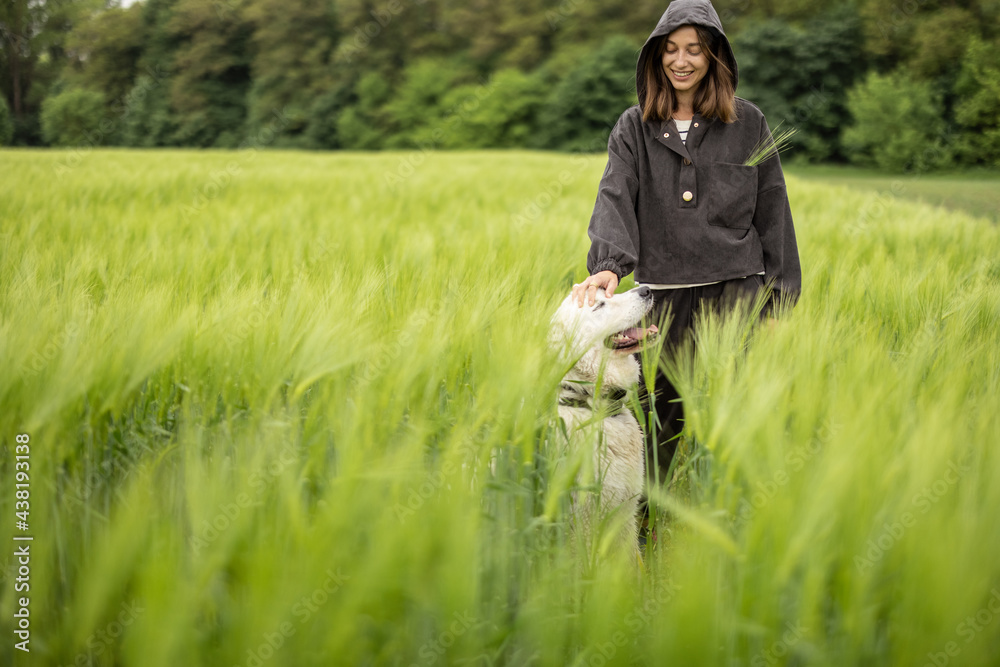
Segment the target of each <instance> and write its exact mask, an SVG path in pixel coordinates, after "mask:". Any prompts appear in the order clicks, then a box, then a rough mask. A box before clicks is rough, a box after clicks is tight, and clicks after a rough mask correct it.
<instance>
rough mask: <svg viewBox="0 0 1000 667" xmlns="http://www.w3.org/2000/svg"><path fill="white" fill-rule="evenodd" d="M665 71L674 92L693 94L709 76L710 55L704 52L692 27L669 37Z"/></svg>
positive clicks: (696, 32) (682, 29) (664, 59)
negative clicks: (707, 75)
mask: <svg viewBox="0 0 1000 667" xmlns="http://www.w3.org/2000/svg"><path fill="white" fill-rule="evenodd" d="M663 70H664V71H665V72H666V74H667V79H669V80H670V83H671V84H673V86H674V90H676V91H678V92H680V93H693V92H694V91H695V90H696V89H697V88H698V84H700V83H701V80H702V79H704V78H705V75H706V74H708V55H706V54H705V53H703V52H702V48H701V42H700V41H699V40H698V31H696V30H695V29H694V28H692V27H691V26H684V27H683V28H678V29H677V30H674V31H673V32H672V33H670V34H669V35H667V48H666V50H665V51H664V52H663Z"/></svg>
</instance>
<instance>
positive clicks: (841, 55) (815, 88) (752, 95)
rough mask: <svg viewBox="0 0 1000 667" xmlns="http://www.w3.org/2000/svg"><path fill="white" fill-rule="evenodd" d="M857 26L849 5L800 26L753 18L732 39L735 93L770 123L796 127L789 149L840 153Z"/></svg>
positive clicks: (824, 156)
mask: <svg viewBox="0 0 1000 667" xmlns="http://www.w3.org/2000/svg"><path fill="white" fill-rule="evenodd" d="M860 25H861V22H860V18H859V17H858V15H857V14H856V13H855V12H854V11H853V10H851V9H850V8H841V9H837V10H833V11H828V12H826V13H824V14H822V15H820V16H818V17H816V18H813V19H811V20H809V21H806V22H805V23H804V24H803V25H801V26H799V25H795V24H793V23H789V22H787V21H784V20H778V19H775V20H770V21H764V22H757V23H753V24H751V25H749V26H748V27H747V28H746V29H745V30H744V31H743V32H741V33H740V34H739V35H737V36H736V37H735V38H734V39H733V50H734V51H735V53H736V57H737V60H738V62H739V65H740V84H739V89H738V90H737V94H738V95H740V96H741V97H744V98H746V99H749V100H750V101H752V102H754V103H755V104H757V105H758V106H759V107H760V108H761V110H762V111H763V112H764V115H765V116H767V119H768V123H769V124H770V125H771V127H775V126H776V125H778V123H783V125H782V127H794V128H796V129H797V133H796V134H795V136H794V138H793V140H792V145H793V146H794V147H795V148H794V150H793V153H798V154H799V155H803V156H805V157H806V158H807V159H810V160H814V161H816V160H828V159H837V158H841V157H842V156H843V152H842V150H841V147H840V134H841V132H842V130H843V128H844V126H846V125H847V124H848V123H849V122H850V113H849V112H848V110H847V105H846V98H847V91H848V89H850V88H851V86H852V85H854V83H855V81H856V80H858V79H859V78H860V77H861V75H863V73H864V69H865V61H864V53H863V51H862V44H861V41H862V34H861V30H860Z"/></svg>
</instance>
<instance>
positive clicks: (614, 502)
mask: <svg viewBox="0 0 1000 667" xmlns="http://www.w3.org/2000/svg"><path fill="white" fill-rule="evenodd" d="M652 307H653V295H652V292H651V291H650V289H649V288H648V287H637V288H636V289H633V290H630V291H628V292H624V293H621V294H616V295H614V296H613V297H611V298H610V299H609V298H606V297H605V296H604V290H598V292H597V299H596V301H595V303H594V305H593V306H588V305H586V304H585V305H584V306H583V307H582V308H581V307H579V306H578V305H577V302H576V300H575V299H574V298H573V296H572V295H570V296H568V297H566V299H565V300H564V301H563V302H562V305H560V306H559V309H558V310H557V311H556V313H555V315H554V316H553V318H552V337H551V342H552V344H553V345H554V346H555V347H556V349H557V350H558V352H559V354H560V356H561V358H562V359H563V360H564V361H566V363H567V364H573V366H572V368H571V369H570V370H569V372H568V373H566V376H565V377H564V378H563V381H562V384H561V388H560V392H559V417H560V418H561V420H562V421H563V423H564V424H565V427H566V429H565V432H566V434H567V436H568V438H569V442H568V443H567V444H568V445H569V447H570V448H571V450H572V449H574V448H576V449H577V451H579V449H578V448H579V447H586V448H588V449H589V450H590V451H592V452H593V454H592V455H591V456H586V457H584V460H583V465H582V466H581V472H580V473H579V474H578V476H577V482H578V483H579V484H582V485H589V484H592V483H594V482H597V483H599V484H600V489H601V491H600V494H599V495H598V494H587V495H586V497H585V498H583V499H581V498H580V495H579V494H573V510H572V512H573V516H572V525H573V528H574V531H576V534H577V536H578V537H582V538H583V540H584V543H585V544H587V545H588V548H589V546H592V545H591V543H590V540H591V539H592V538H593V537H594V535H595V531H594V528H595V527H596V526H599V525H600V524H601V523H603V522H605V521H607V520H609V519H610V520H611V521H613V522H614V523H615V524H618V525H620V526H621V529H620V533H619V535H618V537H617V538H616V540H617V544H616V547H619V548H621V549H627V550H628V552H629V553H630V554H632V555H634V557H635V558H636V560H638V555H639V545H638V525H637V517H636V511H637V509H638V503H639V496H640V494H641V493H642V485H643V481H644V478H645V474H644V462H645V446H644V444H643V437H642V429H641V428H640V427H639V422H637V421H636V419H635V416H634V415H633V414H632V412H631V410H630V408H629V405H628V403H627V401H626V395H627V392H628V390H629V389H631V388H633V387H635V386H636V385H637V384H638V381H639V363H638V361H637V360H636V358H635V357H634V356H633V353H635V352H638V351H639V349H640V348H641V347H642V345H643V343H644V341H647V340H651V339H652V338H653V337H655V336H656V334H657V333H658V332H657V328H656V327H655V326H650V327H649V328H647V329H643V328H640V327H639V324H640V321H641V320H642V318H643V317H645V315H646V314H647V313H648V312H649V310H650V309H651V308H652ZM570 453H571V455H572V451H571V452H570ZM588 459H589V460H588ZM588 477H589V479H588Z"/></svg>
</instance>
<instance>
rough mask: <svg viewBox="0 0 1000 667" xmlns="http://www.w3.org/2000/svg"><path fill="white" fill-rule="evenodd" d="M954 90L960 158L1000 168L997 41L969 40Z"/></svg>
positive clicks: (999, 52) (999, 50)
mask: <svg viewBox="0 0 1000 667" xmlns="http://www.w3.org/2000/svg"><path fill="white" fill-rule="evenodd" d="M956 91H957V93H958V103H957V105H956V106H955V119H956V120H957V121H958V123H959V124H960V125H961V127H962V132H961V135H960V136H959V140H958V142H957V143H958V152H959V154H960V156H961V158H962V159H963V161H965V162H968V163H973V164H975V163H985V164H991V165H993V166H996V167H1000V41H997V40H995V41H993V42H986V41H984V40H982V39H978V38H974V39H972V40H971V41H970V42H969V45H968V49H967V50H966V53H965V57H964V58H963V60H962V71H961V73H960V74H959V77H958V84H957V86H956Z"/></svg>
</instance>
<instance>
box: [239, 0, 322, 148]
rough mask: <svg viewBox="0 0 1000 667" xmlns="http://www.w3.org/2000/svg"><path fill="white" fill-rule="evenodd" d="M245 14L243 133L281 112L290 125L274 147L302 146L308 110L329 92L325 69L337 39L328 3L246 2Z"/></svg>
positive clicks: (294, 0)
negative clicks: (248, 41)
mask: <svg viewBox="0 0 1000 667" xmlns="http://www.w3.org/2000/svg"><path fill="white" fill-rule="evenodd" d="M245 15H246V19H247V20H248V21H249V22H250V23H251V25H252V26H253V37H252V46H253V60H252V79H253V83H252V85H251V87H250V91H249V98H248V117H247V125H248V129H249V131H250V132H255V131H256V130H258V129H259V128H260V127H261V126H262V125H265V124H267V123H268V122H269V121H270V118H271V116H272V114H273V113H274V112H275V111H277V110H281V109H284V113H285V115H286V116H287V117H288V118H289V119H290V122H289V123H288V125H287V126H286V127H284V129H283V131H282V135H283V136H282V137H279V139H278V140H277V141H276V143H277V144H279V145H280V144H291V145H299V146H303V145H307V137H306V136H305V133H306V130H307V126H308V123H309V121H310V117H311V109H312V107H313V105H314V104H315V103H316V98H317V97H320V96H322V95H323V94H324V93H325V92H326V91H328V90H330V89H332V87H333V80H334V71H333V69H332V68H331V66H330V64H331V60H332V57H333V51H334V48H335V46H336V44H337V40H338V29H337V22H336V19H335V15H334V8H333V4H332V3H331V2H319V3H316V2H310V1H308V0H250V3H249V4H248V5H247V7H246V10H245Z"/></svg>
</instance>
